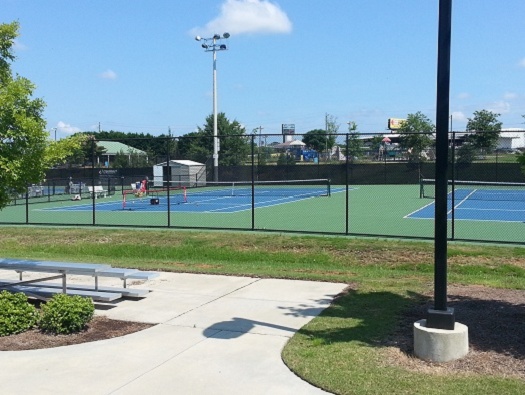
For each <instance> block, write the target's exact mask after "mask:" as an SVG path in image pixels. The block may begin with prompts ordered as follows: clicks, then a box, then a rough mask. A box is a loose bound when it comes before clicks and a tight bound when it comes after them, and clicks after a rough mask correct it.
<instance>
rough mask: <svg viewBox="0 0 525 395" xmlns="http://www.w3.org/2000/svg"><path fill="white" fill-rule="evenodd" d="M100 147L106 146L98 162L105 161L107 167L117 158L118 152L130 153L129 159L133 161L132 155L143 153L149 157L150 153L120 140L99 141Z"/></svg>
mask: <svg viewBox="0 0 525 395" xmlns="http://www.w3.org/2000/svg"><path fill="white" fill-rule="evenodd" d="M97 146H98V147H104V149H105V152H104V154H102V155H100V156H98V157H97V163H98V164H100V162H103V164H104V166H105V167H109V166H110V164H111V162H113V160H114V159H115V156H116V155H117V154H125V155H128V160H130V161H131V155H141V156H144V157H145V158H146V160H147V159H148V154H147V153H146V152H145V151H142V150H139V149H137V148H133V147H131V146H129V145H126V144H123V143H119V142H118V141H97Z"/></svg>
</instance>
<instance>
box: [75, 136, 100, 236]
mask: <svg viewBox="0 0 525 395" xmlns="http://www.w3.org/2000/svg"><path fill="white" fill-rule="evenodd" d="M79 186H80V187H79V189H80V191H82V181H81V182H80V183H79ZM91 188H92V189H91V190H92V191H93V192H92V196H91V205H92V207H93V226H95V225H96V224H97V218H96V212H95V210H96V207H95V197H96V195H95V140H94V139H93V140H91ZM80 191H79V192H80ZM80 193H81V192H80ZM81 196H82V195H81Z"/></svg>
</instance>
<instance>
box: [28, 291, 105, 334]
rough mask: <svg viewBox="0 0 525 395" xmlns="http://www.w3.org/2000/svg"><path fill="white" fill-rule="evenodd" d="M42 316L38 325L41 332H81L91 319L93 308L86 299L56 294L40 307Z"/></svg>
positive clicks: (90, 301) (89, 300)
mask: <svg viewBox="0 0 525 395" xmlns="http://www.w3.org/2000/svg"><path fill="white" fill-rule="evenodd" d="M41 310H42V316H41V318H40V321H39V323H38V326H39V327H40V329H41V330H43V331H45V332H52V333H56V334H59V333H60V334H69V333H73V332H78V331H81V330H82V329H84V328H85V326H86V324H87V323H88V322H89V321H90V320H91V318H93V314H94V312H95V306H94V305H93V301H92V300H91V299H88V298H83V297H81V296H78V295H75V296H70V295H66V294H56V295H54V296H53V298H52V299H51V300H49V301H48V302H47V303H46V304H44V305H42V308H41Z"/></svg>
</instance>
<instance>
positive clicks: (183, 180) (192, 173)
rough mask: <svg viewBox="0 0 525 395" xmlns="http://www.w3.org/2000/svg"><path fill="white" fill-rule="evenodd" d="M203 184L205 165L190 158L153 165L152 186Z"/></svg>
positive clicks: (204, 180)
mask: <svg viewBox="0 0 525 395" xmlns="http://www.w3.org/2000/svg"><path fill="white" fill-rule="evenodd" d="M170 175H171V176H170ZM170 179H171V181H172V184H171V186H186V187H190V186H191V187H192V186H203V185H206V165H205V164H204V163H199V162H194V161H192V160H170V161H169V164H168V163H167V162H163V163H159V164H157V165H155V166H153V186H155V187H162V186H166V181H168V180H170Z"/></svg>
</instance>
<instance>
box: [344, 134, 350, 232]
mask: <svg viewBox="0 0 525 395" xmlns="http://www.w3.org/2000/svg"><path fill="white" fill-rule="evenodd" d="M348 139H349V136H348V133H347V134H346V152H345V153H346V155H345V156H346V166H345V184H346V185H345V186H346V204H345V208H346V209H345V211H346V214H345V234H348V231H349V220H350V218H349V213H348V210H349V203H348V199H349V198H350V196H349V192H348V184H349V181H348V176H349V172H348V166H350V162H349V160H348V156H349V155H350V151H349V148H350V147H349V142H348Z"/></svg>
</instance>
